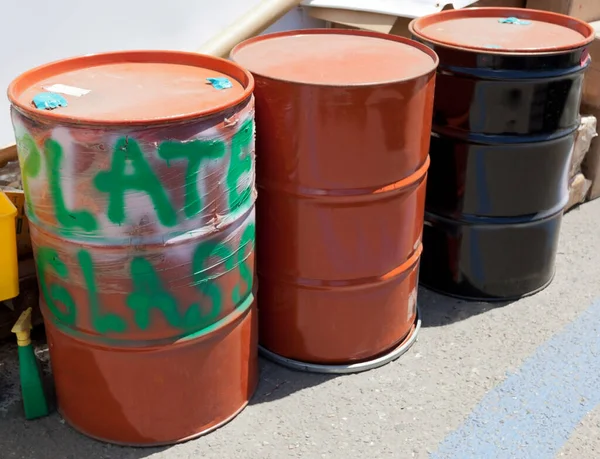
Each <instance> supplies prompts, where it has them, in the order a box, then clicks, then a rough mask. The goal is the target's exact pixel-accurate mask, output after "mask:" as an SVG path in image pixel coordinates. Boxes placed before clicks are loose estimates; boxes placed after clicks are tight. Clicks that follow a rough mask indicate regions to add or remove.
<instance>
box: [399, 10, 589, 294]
mask: <svg viewBox="0 0 600 459" xmlns="http://www.w3.org/2000/svg"><path fill="white" fill-rule="evenodd" d="M410 28H411V32H412V34H413V38H415V39H416V40H418V41H421V42H422V43H425V44H427V45H428V46H429V47H430V48H432V49H433V50H434V51H435V52H436V53H437V54H438V56H439V59H440V64H439V67H438V74H437V82H436V95H435V107H434V117H433V128H432V131H433V132H432V138H431V147H430V156H431V166H430V169H429V178H428V182H427V200H426V213H425V229H424V233H423V246H424V252H423V258H422V263H421V273H420V276H421V278H420V280H421V283H422V284H423V285H425V286H426V287H429V288H431V289H433V290H436V291H439V292H441V293H444V294H447V295H451V296H456V297H460V298H465V299H472V300H485V301H493V300H511V299H516V298H519V297H522V296H525V295H529V294H532V293H535V292H537V291H539V290H541V289H543V288H545V287H546V286H547V285H548V284H549V283H550V282H551V281H552V278H553V276H554V266H555V256H556V253H557V246H558V240H559V232H560V227H561V220H562V216H563V210H564V208H565V206H566V204H567V201H568V170H569V165H570V160H571V154H572V148H573V143H574V139H575V132H576V130H577V128H578V126H579V104H580V98H581V86H582V80H583V72H584V70H585V68H586V67H587V66H588V65H589V62H590V59H589V56H588V53H587V46H588V45H589V43H590V42H591V40H592V39H593V37H594V32H593V29H592V28H591V27H590V26H589V25H588V24H586V23H584V22H581V21H578V20H576V19H573V18H570V17H567V16H562V15H558V14H553V13H548V12H543V11H535V10H525V9H518V8H473V9H464V10H453V11H446V12H442V13H440V14H436V15H431V16H426V17H423V18H419V19H416V20H414V21H413V22H412V23H411V26H410Z"/></svg>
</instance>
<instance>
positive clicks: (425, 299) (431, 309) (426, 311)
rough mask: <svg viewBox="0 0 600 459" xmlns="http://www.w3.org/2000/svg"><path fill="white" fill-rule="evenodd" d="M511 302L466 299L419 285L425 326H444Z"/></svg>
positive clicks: (422, 317)
mask: <svg viewBox="0 0 600 459" xmlns="http://www.w3.org/2000/svg"><path fill="white" fill-rule="evenodd" d="M511 303H512V301H503V302H494V303H486V302H482V301H464V300H459V299H456V298H451V297H449V296H444V295H440V294H439V293H435V292H432V291H431V290H428V289H426V288H425V287H419V311H420V313H421V325H422V326H423V327H443V326H444V325H449V324H453V323H455V322H460V321H462V320H466V319H468V318H469V317H473V316H477V315H479V314H484V313H486V312H488V311H491V310H492V309H498V308H503V307H504V306H508V305H509V304H511Z"/></svg>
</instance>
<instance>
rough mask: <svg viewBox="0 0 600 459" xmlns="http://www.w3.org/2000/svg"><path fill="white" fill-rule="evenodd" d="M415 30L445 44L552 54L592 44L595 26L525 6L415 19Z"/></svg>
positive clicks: (483, 49)
mask: <svg viewBox="0 0 600 459" xmlns="http://www.w3.org/2000/svg"><path fill="white" fill-rule="evenodd" d="M410 30H411V32H412V33H413V34H414V35H415V36H417V37H418V38H421V39H424V40H425V41H429V42H433V43H435V44H438V45H442V46H451V47H457V48H464V49H467V50H478V51H486V52H509V53H551V52H558V51H566V50H571V49H576V48H580V47H583V46H585V45H587V44H589V43H590V42H591V41H592V40H593V39H594V36H595V33H594V30H593V28H591V27H590V26H589V24H586V23H585V22H583V21H580V20H577V19H574V18H571V17H569V16H564V15H561V14H556V13H550V12H547V11H538V10H528V9H522V8H466V9H460V10H450V11H444V12H441V13H437V14H432V15H429V16H423V17H421V18H418V19H415V20H413V21H412V22H411V24H410Z"/></svg>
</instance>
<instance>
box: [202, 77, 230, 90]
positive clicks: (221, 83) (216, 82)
mask: <svg viewBox="0 0 600 459" xmlns="http://www.w3.org/2000/svg"><path fill="white" fill-rule="evenodd" d="M206 81H207V82H208V83H209V84H212V86H213V88H215V89H218V90H221V89H229V88H233V84H231V81H229V78H225V77H219V78H207V79H206Z"/></svg>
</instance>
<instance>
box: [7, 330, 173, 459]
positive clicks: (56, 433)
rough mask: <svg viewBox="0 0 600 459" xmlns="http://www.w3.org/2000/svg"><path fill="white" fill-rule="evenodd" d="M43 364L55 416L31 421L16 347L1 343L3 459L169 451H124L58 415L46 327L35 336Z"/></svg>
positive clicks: (121, 456) (80, 458) (122, 456)
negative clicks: (79, 431)
mask: <svg viewBox="0 0 600 459" xmlns="http://www.w3.org/2000/svg"><path fill="white" fill-rule="evenodd" d="M32 338H33V343H34V345H35V348H36V354H37V356H38V359H39V360H40V361H41V364H42V365H41V366H42V371H43V375H44V380H45V381H44V382H45V386H46V393H47V394H48V402H49V405H50V410H51V414H50V415H49V416H47V417H45V418H40V419H36V420H31V421H28V420H26V419H25V415H24V413H23V405H22V400H21V388H20V384H19V361H18V355H17V347H16V345H15V344H14V343H13V342H11V341H9V342H0V458H2V459H13V458H14V459H22V458H23V459H113V458H115V459H116V458H118V459H142V458H146V457H148V456H151V455H152V454H154V453H157V452H159V451H165V450H167V449H168V448H166V447H165V448H124V447H119V446H114V445H109V444H105V443H102V442H99V441H96V440H92V439H90V438H88V437H86V436H84V435H81V434H80V433H78V432H77V431H75V430H74V429H72V428H71V427H70V426H69V425H68V424H67V423H66V422H65V421H64V420H63V419H62V418H61V417H60V415H59V414H58V413H57V412H56V406H55V402H54V396H53V394H54V390H53V385H52V375H51V373H50V369H49V365H48V356H47V351H44V348H45V337H44V334H43V327H41V332H40V331H39V330H36V333H35V335H34V336H33V337H32Z"/></svg>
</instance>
